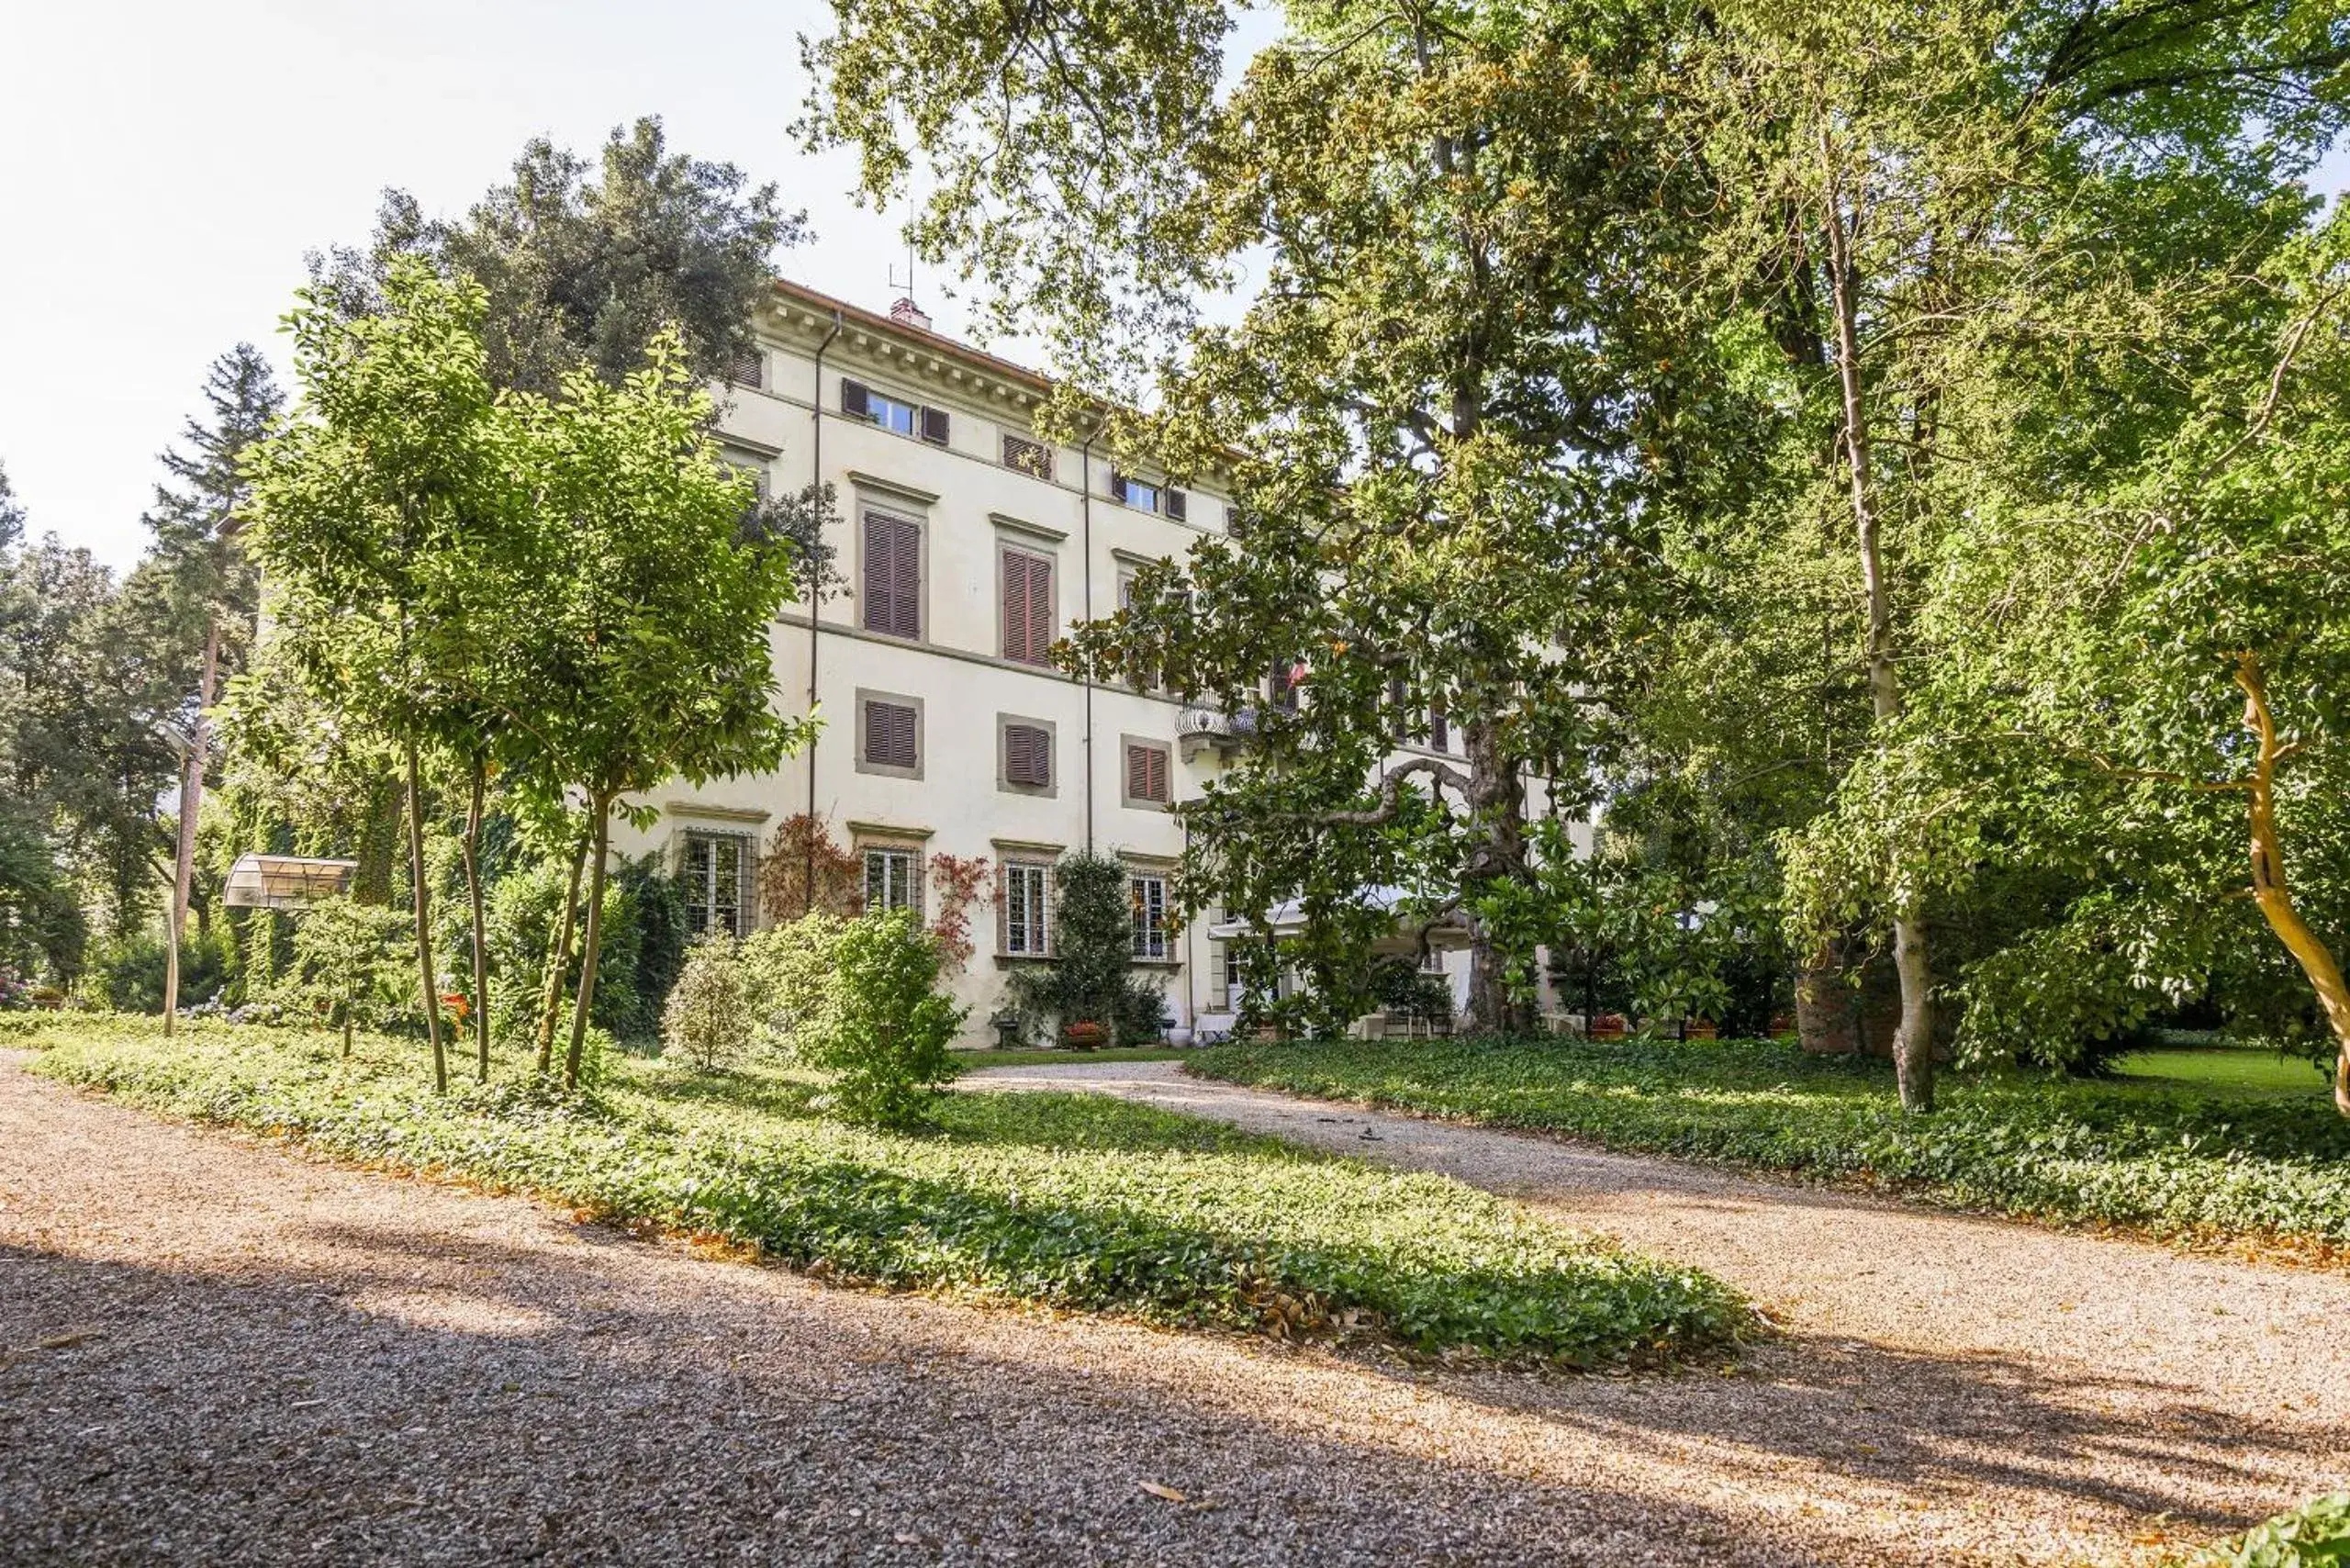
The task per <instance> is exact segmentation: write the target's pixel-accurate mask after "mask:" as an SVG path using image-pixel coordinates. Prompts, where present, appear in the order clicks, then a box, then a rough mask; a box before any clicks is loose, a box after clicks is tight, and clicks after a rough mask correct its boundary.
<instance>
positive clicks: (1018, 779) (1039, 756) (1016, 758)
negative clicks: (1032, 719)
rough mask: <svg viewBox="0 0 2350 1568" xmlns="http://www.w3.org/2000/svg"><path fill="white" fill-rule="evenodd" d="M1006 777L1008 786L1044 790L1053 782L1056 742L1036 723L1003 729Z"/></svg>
mask: <svg viewBox="0 0 2350 1568" xmlns="http://www.w3.org/2000/svg"><path fill="white" fill-rule="evenodd" d="M1003 777H1004V780H1005V782H1007V783H1012V784H1022V785H1032V786H1036V787H1040V788H1041V787H1042V786H1044V785H1046V784H1050V783H1051V782H1052V781H1053V740H1052V735H1051V734H1050V733H1049V732H1047V731H1045V730H1041V729H1039V728H1037V727H1036V726H1035V725H1034V724H1006V725H1005V726H1004V727H1003Z"/></svg>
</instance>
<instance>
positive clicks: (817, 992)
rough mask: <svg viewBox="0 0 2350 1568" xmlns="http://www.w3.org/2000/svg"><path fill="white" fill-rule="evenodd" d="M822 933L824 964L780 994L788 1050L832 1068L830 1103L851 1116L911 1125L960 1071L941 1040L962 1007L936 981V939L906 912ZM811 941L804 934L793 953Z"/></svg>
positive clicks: (958, 1020)
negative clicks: (787, 1021)
mask: <svg viewBox="0 0 2350 1568" xmlns="http://www.w3.org/2000/svg"><path fill="white" fill-rule="evenodd" d="M818 918H827V926H826V928H825V934H824V936H823V937H822V938H821V940H822V949H821V950H822V951H823V953H824V954H825V958H826V959H827V962H828V965H829V970H828V973H827V974H826V975H825V977H824V978H823V980H822V983H821V985H820V986H818V987H816V988H814V991H813V994H812V995H811V994H810V993H809V988H807V986H806V984H805V970H804V969H799V968H797V967H794V968H793V969H792V972H793V974H794V976H795V979H796V980H799V982H800V983H796V984H794V985H792V986H791V987H790V988H789V989H788V990H787V991H785V993H784V994H783V995H782V996H781V997H780V998H779V999H778V1001H779V1003H780V1006H779V1008H778V1011H788V1012H789V1015H790V1018H791V1025H790V1036H789V1038H790V1041H791V1051H792V1055H793V1056H794V1057H795V1058H798V1059H799V1060H800V1061H801V1062H803V1063H805V1064H806V1065H808V1066H810V1067H812V1068H814V1069H816V1070H819V1071H821V1072H825V1073H829V1074H831V1075H832V1087H831V1089H830V1091H829V1092H828V1094H827V1099H828V1100H829V1101H830V1103H831V1104H832V1105H833V1106H834V1107H835V1108H837V1109H838V1110H839V1112H840V1113H841V1114H843V1115H845V1116H846V1117H848V1118H849V1119H850V1120H852V1121H857V1122H864V1123H867V1124H869V1125H871V1126H880V1127H912V1126H920V1125H922V1123H923V1121H924V1120H925V1119H926V1118H927V1115H928V1113H929V1111H930V1108H931V1105H932V1102H933V1100H934V1096H935V1094H936V1092H937V1091H938V1090H940V1089H942V1088H944V1087H945V1086H946V1084H948V1083H950V1082H952V1081H954V1079H955V1076H956V1074H957V1073H958V1072H960V1071H961V1070H962V1067H961V1064H960V1063H958V1062H957V1060H956V1059H955V1057H954V1054H953V1053H952V1052H950V1051H949V1050H948V1049H947V1048H946V1047H948V1046H949V1045H951V1044H952V1043H953V1042H954V1039H955V1036H956V1032H957V1030H959V1029H960V1028H961V1027H962V1026H963V1015H964V1014H965V1013H966V1012H967V1011H968V1009H966V1008H963V1007H960V1006H957V1004H956V1003H955V1002H952V1001H951V1000H949V999H948V998H947V997H946V995H945V994H944V993H943V992H941V991H940V990H939V988H938V974H939V967H940V955H939V951H938V943H937V940H936V938H934V937H933V936H932V935H931V934H930V933H929V932H927V931H924V930H923V928H922V925H921V923H920V922H918V921H916V920H915V919H914V917H913V913H912V911H909V910H902V909H899V910H890V911H886V912H876V913H867V914H864V915H860V916H858V917H857V918H856V919H855V920H850V921H841V922H837V923H833V922H830V921H829V919H828V917H814V916H811V919H818ZM816 950H819V949H818V943H817V942H816V941H811V942H809V943H807V944H806V945H805V946H803V947H802V948H801V949H800V951H801V952H803V953H805V952H811V951H816Z"/></svg>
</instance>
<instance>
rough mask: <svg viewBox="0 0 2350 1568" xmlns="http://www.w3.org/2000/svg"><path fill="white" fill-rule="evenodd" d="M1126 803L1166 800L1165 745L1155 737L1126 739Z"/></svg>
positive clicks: (1155, 803)
mask: <svg viewBox="0 0 2350 1568" xmlns="http://www.w3.org/2000/svg"><path fill="white" fill-rule="evenodd" d="M1125 803H1126V804H1127V805H1129V806H1164V805H1166V804H1167V803H1168V788H1167V747H1165V746H1164V745H1159V744H1158V743H1157V742H1154V741H1137V740H1129V741H1127V742H1126V800H1125Z"/></svg>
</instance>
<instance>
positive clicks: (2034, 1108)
mask: <svg viewBox="0 0 2350 1568" xmlns="http://www.w3.org/2000/svg"><path fill="white" fill-rule="evenodd" d="M1192 1070H1193V1071H1196V1072H1199V1073H1202V1074H1203V1075H1205V1076H1207V1077H1211V1078H1219V1079H1224V1080H1226V1081H1231V1082H1235V1083H1248V1084H1255V1085H1259V1086H1262V1087H1265V1088H1271V1089H1281V1090H1286V1091H1289V1092H1292V1093H1299V1094H1314V1095H1321V1096H1325V1097H1327V1098H1331V1099H1339V1100H1351V1101H1356V1102H1359V1103H1364V1104H1371V1105H1381V1106H1387V1107H1391V1108H1394V1109H1401V1110H1408V1111H1416V1112H1420V1113H1423V1114H1430V1115H1438V1116H1447V1117H1455V1118H1459V1119H1461V1120H1466V1121H1472V1122H1478V1123H1482V1124H1484V1125H1486V1126H1497V1127H1516V1128H1523V1129H1528V1130H1533V1131H1540V1132H1550V1133H1563V1134H1570V1135H1572V1136H1574V1137H1584V1138H1589V1139H1592V1140H1594V1141H1595V1142H1597V1143H1600V1144H1604V1145H1606V1146H1607V1147H1608V1148H1620V1149H1632V1150H1639V1151H1643V1152H1650V1153H1658V1154H1670V1155H1677V1156H1682V1157H1684V1158H1688V1159H1705V1160H1716V1161H1722V1162H1727V1163H1731V1164H1737V1165H1741V1166H1748V1167H1752V1168H1755V1169H1759V1170H1768V1171H1774V1172H1781V1173H1786V1174H1792V1175H1796V1176H1802V1177H1807V1178H1814V1179H1826V1180H1861V1181H1871V1182H1881V1183H1884V1184H1886V1185H1888V1186H1892V1187H1895V1188H1897V1189H1900V1190H1903V1191H1907V1192H1908V1193H1914V1194H1916V1195H1919V1196H1923V1197H1927V1198H1930V1199H1933V1200H1935V1201H1939V1202H1942V1203H1946V1204H1953V1205H1957V1206H1961V1207H1966V1208H1975V1209H1986V1210H1990V1211H1993V1212H1997V1213H2003V1214H2010V1215H2025V1216H2033V1217H2041V1218H2049V1219H2059V1220H2068V1221H2093V1222H2104V1223H2110V1224H2117V1225H2123V1226H2131V1227H2133V1228H2138V1229H2143V1230H2148V1231H2152V1232H2154V1233H2157V1234H2163V1235H2196V1236H2202V1237H2208V1238H2255V1239H2274V1240H2283V1241H2288V1242H2297V1243H2316V1244H2319V1245H2321V1246H2324V1247H2344V1246H2350V1124H2346V1123H2344V1120H2343V1119H2342V1118H2341V1117H2339V1116H2337V1115H2336V1114H2334V1112H2333V1105H2332V1103H2331V1102H2330V1100H2329V1099H2328V1098H2327V1097H2326V1096H2325V1095H2323V1094H2322V1093H2314V1092H2313V1093H2311V1094H2309V1095H2306V1096H2301V1097H2292V1096H2285V1095H2277V1094H2273V1093H2259V1094H2254V1093H2246V1094H2235V1095H2231V1094H2228V1093H2224V1092H2205V1091H2201V1090H2198V1089H2195V1088H2192V1087H2185V1088H2168V1087H2162V1086H2158V1085H2155V1084H2152V1083H2140V1082H2130V1081H2114V1082H2098V1081H2078V1080H2062V1079H2050V1078H2044V1077H2040V1076H2037V1075H2026V1074H2020V1073H2004V1072H2003V1073H1985V1074H1949V1075H1946V1076H1945V1077H1944V1079H1943V1081H1942V1085H1941V1087H1940V1089H1939V1090H1938V1094H1939V1098H1940V1103H1941V1105H1942V1109H1941V1110H1940V1111H1939V1112H1937V1113H1936V1114H1934V1115H1932V1116H1918V1117H1911V1116H1904V1115H1902V1114H1901V1113H1900V1110H1899V1108H1898V1107H1897V1104H1896V1103H1895V1101H1894V1094H1893V1076H1892V1070H1891V1068H1890V1066H1889V1065H1887V1064H1886V1063H1883V1062H1879V1061H1875V1060H1854V1059H1852V1058H1823V1057H1812V1056H1807V1055H1806V1054H1805V1053H1804V1052H1803V1051H1802V1050H1800V1049H1798V1048H1797V1047H1794V1046H1792V1045H1785V1044H1781V1043H1777V1042H1762V1041H1728V1042H1721V1043H1695V1042H1692V1043H1688V1044H1682V1043H1678V1042H1672V1041H1655V1042H1651V1041H1641V1040H1628V1041H1623V1042H1620V1043H1606V1042H1589V1041H1571V1040H1561V1039H1540V1040H1518V1041H1422V1042H1417V1043H1413V1042H1394V1041H1382V1042H1350V1041H1349V1042H1334V1043H1330V1044H1326V1045H1274V1046H1218V1047H1212V1048H1210V1049H1207V1050H1203V1051H1200V1052H1197V1053H1195V1054H1194V1055H1193V1057H1192Z"/></svg>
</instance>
